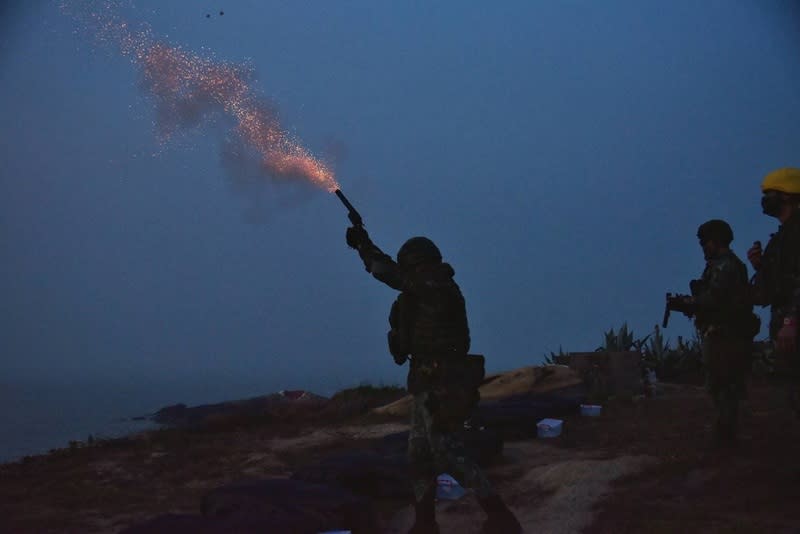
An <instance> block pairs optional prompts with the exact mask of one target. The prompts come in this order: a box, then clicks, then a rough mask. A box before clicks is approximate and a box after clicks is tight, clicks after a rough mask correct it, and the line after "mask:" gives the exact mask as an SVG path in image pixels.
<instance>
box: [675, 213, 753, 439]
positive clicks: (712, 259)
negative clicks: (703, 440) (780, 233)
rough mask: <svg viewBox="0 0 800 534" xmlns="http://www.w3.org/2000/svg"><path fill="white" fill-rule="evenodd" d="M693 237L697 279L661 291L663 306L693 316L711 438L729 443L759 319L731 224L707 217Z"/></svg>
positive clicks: (737, 414)
mask: <svg viewBox="0 0 800 534" xmlns="http://www.w3.org/2000/svg"><path fill="white" fill-rule="evenodd" d="M697 238H698V239H699V240H700V246H701V247H702V248H703V255H704V257H705V260H706V268H705V270H704V271H703V275H702V276H701V277H700V279H699V280H692V282H691V284H690V287H691V292H692V294H691V296H686V295H675V296H672V295H667V308H668V310H670V309H671V310H676V311H680V312H682V313H684V314H685V315H687V316H689V317H692V316H693V317H694V319H695V325H696V326H697V329H698V331H699V333H700V334H701V336H702V342H703V363H704V366H705V369H706V387H707V388H708V391H709V393H710V394H711V397H712V398H713V399H714V405H715V406H716V408H717V414H718V416H717V421H716V425H715V427H714V441H715V444H717V445H731V444H733V443H734V442H735V441H736V434H737V426H738V417H739V401H740V399H741V398H742V396H743V395H744V393H745V377H746V375H747V367H748V365H749V364H750V358H751V354H752V349H753V337H754V336H755V335H756V334H757V333H758V329H759V326H760V323H759V319H758V317H757V316H755V315H754V314H753V311H752V310H753V306H752V304H751V301H750V296H749V286H748V279H747V267H745V265H744V263H742V262H741V260H739V258H737V257H736V255H735V254H734V253H733V252H732V251H731V249H730V243H731V241H733V231H732V230H731V227H730V226H729V225H728V223H726V222H725V221H721V220H718V219H715V220H711V221H708V222H706V223H703V224H702V225H701V226H700V228H698V230H697ZM665 320H666V317H665Z"/></svg>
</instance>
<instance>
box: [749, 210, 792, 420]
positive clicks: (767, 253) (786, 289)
mask: <svg viewBox="0 0 800 534" xmlns="http://www.w3.org/2000/svg"><path fill="white" fill-rule="evenodd" d="M752 284H753V294H754V300H755V302H756V304H759V305H762V306H769V307H770V322H769V334H770V338H772V339H773V340H775V339H776V336H777V334H778V330H780V328H781V326H783V320H784V319H785V318H787V317H789V316H795V317H797V316H798V314H799V313H800V210H798V211H795V212H794V213H793V214H792V216H791V217H790V218H789V219H788V220H787V221H786V222H785V223H784V224H782V225H781V227H780V228H779V229H778V232H777V233H774V234H772V236H771V237H770V240H769V242H768V243H767V247H766V249H764V254H763V257H762V260H761V267H760V268H759V269H758V271H756V274H755V276H753V280H752ZM799 350H800V349H799ZM781 363H782V365H780V367H782V369H780V371H781V372H780V375H781V378H783V379H786V380H787V381H789V382H790V383H791V384H792V391H791V396H792V401H793V404H794V408H795V410H796V411H797V412H798V416H800V394H798V391H797V389H798V385H800V354H795V355H794V357H791V358H788V359H786V360H785V361H782V362H781Z"/></svg>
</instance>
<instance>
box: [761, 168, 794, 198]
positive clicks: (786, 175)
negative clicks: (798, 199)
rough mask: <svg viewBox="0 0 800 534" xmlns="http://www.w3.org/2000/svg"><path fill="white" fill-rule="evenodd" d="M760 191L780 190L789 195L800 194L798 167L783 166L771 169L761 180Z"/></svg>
mask: <svg viewBox="0 0 800 534" xmlns="http://www.w3.org/2000/svg"><path fill="white" fill-rule="evenodd" d="M761 190H762V191H780V192H781V193H786V194H789V195H798V194H800V169H795V168H792V167H784V168H783V169H777V170H775V171H772V172H771V173H769V174H768V175H766V176H765V177H764V181H763V182H761Z"/></svg>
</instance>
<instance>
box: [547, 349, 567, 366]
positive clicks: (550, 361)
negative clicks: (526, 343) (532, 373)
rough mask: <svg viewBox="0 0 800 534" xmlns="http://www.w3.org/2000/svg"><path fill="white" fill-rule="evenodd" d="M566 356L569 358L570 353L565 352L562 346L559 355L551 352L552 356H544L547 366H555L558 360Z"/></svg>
mask: <svg viewBox="0 0 800 534" xmlns="http://www.w3.org/2000/svg"><path fill="white" fill-rule="evenodd" d="M564 356H569V352H564V349H562V348H561V345H559V346H558V353H555V352H553V351H550V354H549V355H548V354H545V355H544V363H545V364H546V365H553V364H554V363H556V358H562V357H564Z"/></svg>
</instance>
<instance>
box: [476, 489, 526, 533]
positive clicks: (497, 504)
mask: <svg viewBox="0 0 800 534" xmlns="http://www.w3.org/2000/svg"><path fill="white" fill-rule="evenodd" d="M478 502H479V503H480V505H481V508H483V511H484V512H486V521H485V522H484V523H483V527H482V528H481V533H483V534H500V533H502V534H522V525H520V524H519V521H517V518H516V517H514V514H513V513H512V512H511V510H509V509H508V506H506V503H504V502H503V499H501V498H500V496H499V495H497V494H494V495H489V496H488V497H484V498H483V499H478Z"/></svg>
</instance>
